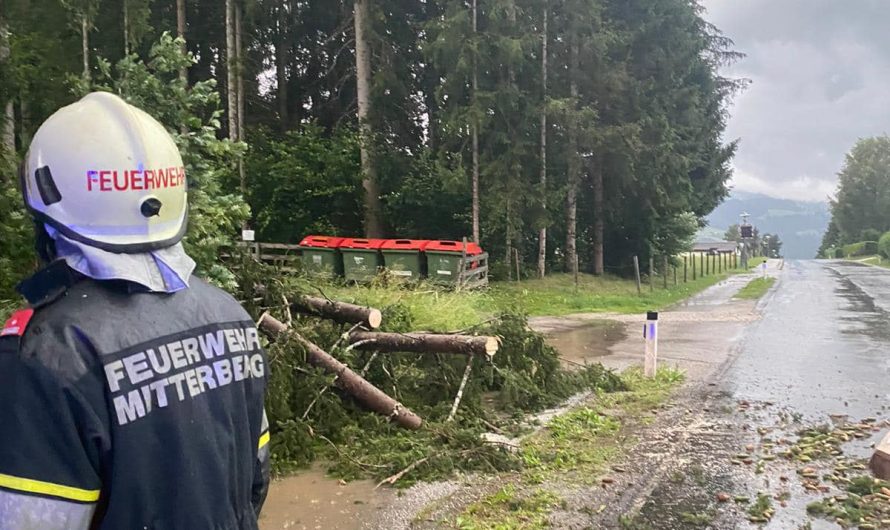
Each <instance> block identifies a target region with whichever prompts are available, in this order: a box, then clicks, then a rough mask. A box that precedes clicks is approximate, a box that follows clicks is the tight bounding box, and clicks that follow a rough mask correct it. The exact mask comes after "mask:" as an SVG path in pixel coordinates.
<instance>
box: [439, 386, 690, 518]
mask: <svg viewBox="0 0 890 530" xmlns="http://www.w3.org/2000/svg"><path fill="white" fill-rule="evenodd" d="M621 377H622V380H623V381H624V383H625V384H626V385H627V387H628V390H627V391H624V392H613V393H608V394H599V395H597V396H596V397H594V398H593V399H591V400H590V401H588V402H587V403H584V404H582V405H580V406H578V407H576V408H575V409H573V410H571V411H569V412H566V413H565V414H563V415H561V416H558V417H557V418H555V419H554V420H552V421H551V422H550V424H548V425H547V426H546V427H545V428H543V429H541V430H540V431H538V432H537V433H535V434H533V435H531V436H530V437H528V438H527V439H526V440H524V442H523V443H522V447H521V449H520V455H521V457H522V469H521V471H520V472H519V473H518V474H514V475H511V476H510V477H509V478H506V479H505V480H506V481H507V484H505V485H504V486H502V487H501V488H499V489H498V490H497V491H495V492H493V493H491V494H489V495H486V496H484V497H482V498H481V499H479V500H477V501H476V502H474V503H472V504H470V505H469V506H467V507H466V508H465V509H464V510H463V512H462V513H460V514H459V515H458V516H457V517H456V518H454V519H453V520H452V521H443V523H445V524H444V526H446V527H451V528H454V527H456V528H460V529H461V530H497V529H503V528H511V529H512V528H516V529H528V530H535V529H541V528H547V527H548V519H549V515H550V513H551V512H552V511H553V510H554V509H556V508H558V507H560V505H561V503H562V502H561V499H560V497H559V494H558V492H557V491H555V490H554V488H553V486H552V485H553V484H559V485H560V488H564V487H566V486H569V485H572V484H578V485H591V484H594V483H597V482H600V481H604V480H608V479H607V478H605V477H604V476H603V473H604V472H605V471H606V470H607V468H608V466H609V465H610V464H612V463H614V462H615V461H616V460H617V459H618V458H619V457H620V456H621V455H622V454H623V453H624V450H625V449H626V448H627V447H626V444H627V440H628V439H632V436H631V435H632V431H633V430H634V429H635V428H637V427H639V426H640V425H645V424H646V423H647V422H648V421H651V418H652V414H651V413H652V411H653V410H654V409H655V408H656V407H658V406H659V405H660V404H662V403H663V402H664V401H665V400H666V399H667V398H668V396H669V395H670V393H671V392H672V391H673V390H674V389H675V388H676V387H677V385H679V384H680V383H681V382H682V381H683V379H684V374H683V372H681V371H678V370H676V369H671V368H663V369H661V370H659V371H658V375H657V376H656V377H655V378H654V379H647V378H644V377H643V376H642V373H641V371H640V370H639V369H631V370H628V371H626V372H624V373H623V374H622V376H621Z"/></svg>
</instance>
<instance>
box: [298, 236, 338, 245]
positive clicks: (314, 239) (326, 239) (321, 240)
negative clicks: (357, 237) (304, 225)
mask: <svg viewBox="0 0 890 530" xmlns="http://www.w3.org/2000/svg"><path fill="white" fill-rule="evenodd" d="M341 241H343V238H342V237H331V236H306V237H304V238H303V240H302V241H300V246H301V247H316V248H337V247H339V246H340V242H341Z"/></svg>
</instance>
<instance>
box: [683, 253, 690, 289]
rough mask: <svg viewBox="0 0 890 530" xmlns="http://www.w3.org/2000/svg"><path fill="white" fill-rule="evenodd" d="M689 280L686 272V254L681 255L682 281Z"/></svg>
mask: <svg viewBox="0 0 890 530" xmlns="http://www.w3.org/2000/svg"><path fill="white" fill-rule="evenodd" d="M687 281H689V277H688V275H687V272H686V256H683V283H686V282H687Z"/></svg>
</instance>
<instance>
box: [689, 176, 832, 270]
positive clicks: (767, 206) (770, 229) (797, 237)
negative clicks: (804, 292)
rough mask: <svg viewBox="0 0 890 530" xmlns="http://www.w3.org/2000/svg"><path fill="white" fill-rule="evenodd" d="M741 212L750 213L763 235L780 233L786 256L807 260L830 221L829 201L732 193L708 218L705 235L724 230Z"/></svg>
mask: <svg viewBox="0 0 890 530" xmlns="http://www.w3.org/2000/svg"><path fill="white" fill-rule="evenodd" d="M742 212H747V213H749V214H751V217H750V218H749V219H750V222H751V224H753V225H754V226H756V227H757V229H758V230H760V233H761V234H765V233H770V234H779V238H780V239H781V240H782V242H783V245H782V254H784V255H785V257H786V258H801V259H808V258H812V257H814V256H815V255H816V251H817V250H819V243H820V242H821V241H822V234H823V233H825V229H826V228H827V227H828V221H829V220H831V213H830V212H829V210H828V204H826V203H822V202H803V201H792V200H788V199H775V198H773V197H767V196H766V195H758V194H755V193H746V192H742V191H736V192H733V193H732V195H730V197H729V198H728V199H726V201H724V202H723V204H721V205H720V206H718V207H717V209H715V210H714V211H713V212H711V215H709V216H708V217H707V220H708V227H707V228H706V229H705V230H703V235H704V236H705V237H709V236H712V235H713V234H716V233H721V234H722V232H725V231H726V229H727V228H729V226H730V225H734V224H737V223H738V222H739V215H740V214H741V213H742Z"/></svg>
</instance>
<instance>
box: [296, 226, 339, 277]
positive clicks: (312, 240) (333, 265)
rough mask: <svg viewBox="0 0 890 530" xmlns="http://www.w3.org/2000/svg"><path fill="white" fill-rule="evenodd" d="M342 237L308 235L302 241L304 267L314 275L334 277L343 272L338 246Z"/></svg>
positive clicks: (301, 249) (300, 246)
mask: <svg viewBox="0 0 890 530" xmlns="http://www.w3.org/2000/svg"><path fill="white" fill-rule="evenodd" d="M341 241H343V238H342V237H329V236H306V237H304V238H303V240H302V241H300V245H299V248H300V251H301V253H302V259H301V261H302V263H303V269H304V270H306V271H307V272H308V273H309V274H312V275H314V276H321V277H325V278H333V277H334V276H338V275H341V274H342V273H343V259H342V256H341V255H340V251H339V250H338V247H339V245H340V242H341Z"/></svg>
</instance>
